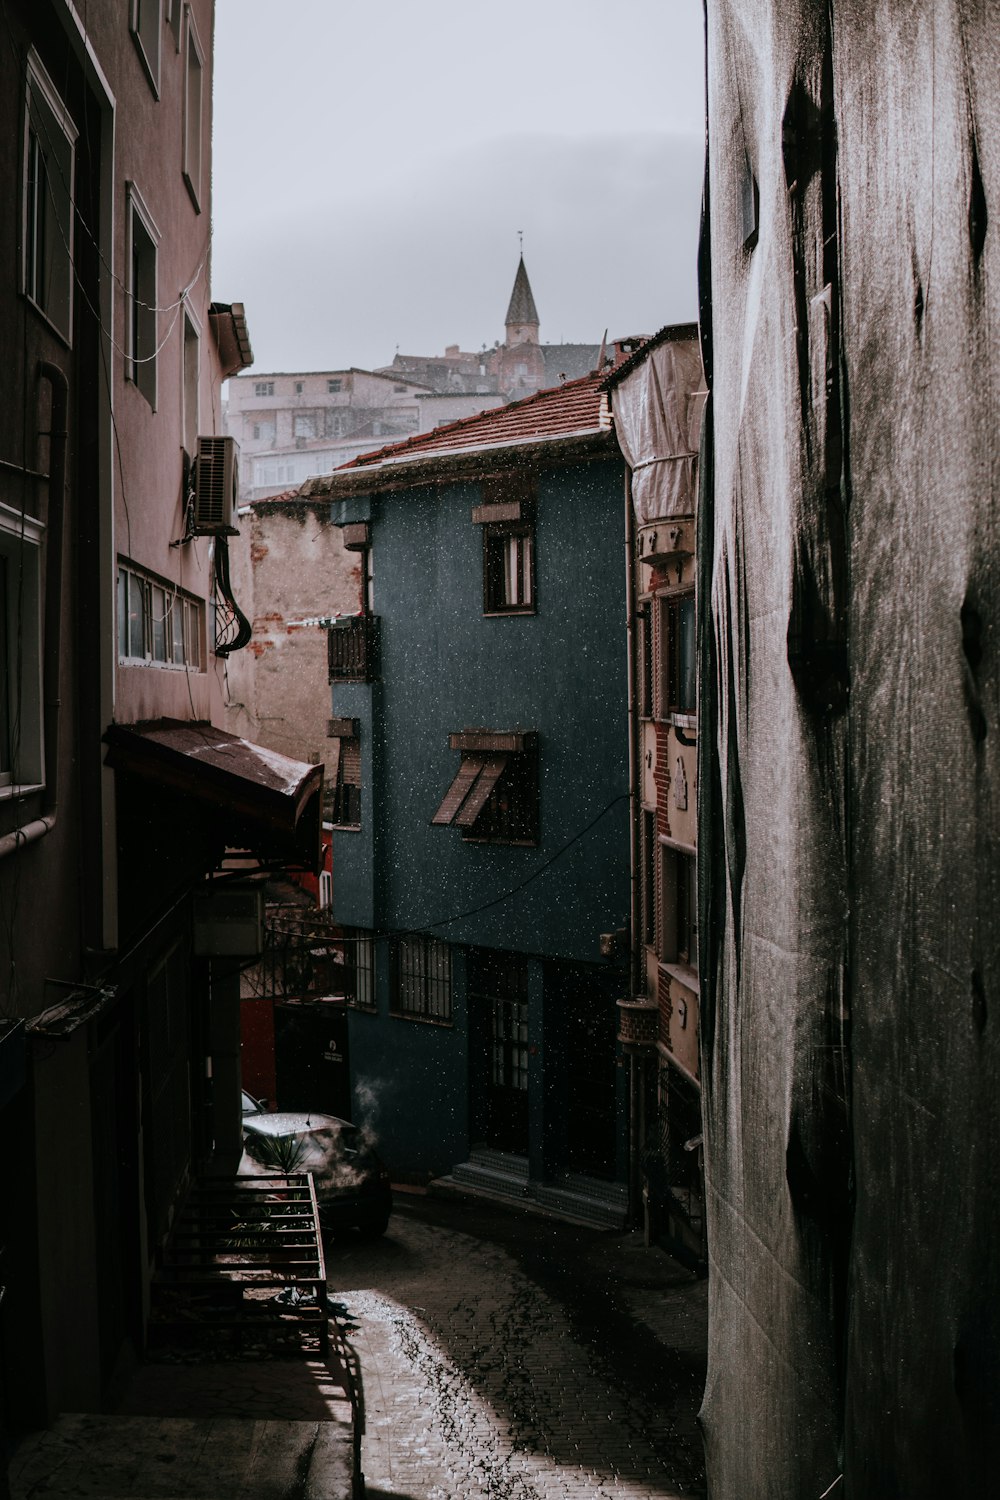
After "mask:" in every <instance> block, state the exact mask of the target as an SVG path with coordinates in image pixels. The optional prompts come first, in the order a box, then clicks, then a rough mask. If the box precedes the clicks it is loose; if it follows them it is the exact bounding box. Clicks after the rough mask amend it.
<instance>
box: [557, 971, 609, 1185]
mask: <svg viewBox="0 0 1000 1500" xmlns="http://www.w3.org/2000/svg"><path fill="white" fill-rule="evenodd" d="M615 1016H616V1013H615V1006H614V1002H613V1001H612V1000H610V999H609V998H608V995H607V994H606V993H605V992H604V990H603V989H602V988H601V987H600V986H598V985H593V986H590V985H588V984H587V982H586V980H585V979H583V978H582V977H581V979H580V981H579V983H578V985H577V988H576V990H575V992H574V994H573V1003H572V1008H571V1015H570V1017H569V1021H568V1026H569V1030H568V1035H567V1075H568V1076H567V1085H568V1107H567V1111H566V1123H567V1127H568V1134H567V1150H566V1162H567V1166H568V1167H569V1168H570V1170H571V1171H573V1172H583V1173H586V1174H587V1175H588V1176H591V1177H613V1176H614V1167H615V1118H616V1110H615V1031H616V1019H615Z"/></svg>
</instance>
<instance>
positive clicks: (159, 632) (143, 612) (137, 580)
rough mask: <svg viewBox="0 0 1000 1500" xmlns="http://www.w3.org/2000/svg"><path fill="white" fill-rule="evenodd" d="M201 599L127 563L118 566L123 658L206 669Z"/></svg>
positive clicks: (130, 661)
mask: <svg viewBox="0 0 1000 1500" xmlns="http://www.w3.org/2000/svg"><path fill="white" fill-rule="evenodd" d="M204 614H205V612H204V606H203V604H202V602H201V600H200V599H194V598H192V597H191V596H190V595H187V594H181V593H180V592H179V591H178V590H177V589H176V588H175V586H174V585H173V584H171V583H167V582H165V581H164V580H161V579H155V578H153V577H151V576H150V575H148V574H145V573H141V572H139V571H138V570H137V569H136V568H133V567H131V566H126V565H124V564H122V563H120V564H119V566H118V659H119V661H121V662H123V663H127V664H132V665H134V664H136V663H138V662H143V663H148V664H151V665H153V666H163V667H187V668H190V669H191V670H193V671H195V672H200V671H202V670H203V669H204V661H205V650H204V637H205V620H204Z"/></svg>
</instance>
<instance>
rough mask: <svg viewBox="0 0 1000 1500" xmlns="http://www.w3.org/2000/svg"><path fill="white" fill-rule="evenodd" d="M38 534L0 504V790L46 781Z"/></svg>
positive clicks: (38, 530) (36, 526)
mask: <svg viewBox="0 0 1000 1500" xmlns="http://www.w3.org/2000/svg"><path fill="white" fill-rule="evenodd" d="M42 534H43V533H42V527H41V526H40V525H39V523H38V522H37V521H35V520H33V519H32V518H31V517H30V516H23V515H21V513H20V512H15V511H13V510H10V509H9V508H8V507H7V506H0V788H6V787H11V786H40V785H41V784H42V782H43V779H44V776H43V770H42V715H41V706H42V680H41V620H40V591H39V578H40V570H39V554H40V549H41V542H42ZM0 795H3V793H2V791H0Z"/></svg>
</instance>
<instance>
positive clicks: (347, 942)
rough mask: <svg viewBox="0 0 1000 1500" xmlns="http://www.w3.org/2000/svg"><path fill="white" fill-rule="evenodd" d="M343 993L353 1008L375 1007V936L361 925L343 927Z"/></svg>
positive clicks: (372, 1008) (368, 1008) (367, 1008)
mask: <svg viewBox="0 0 1000 1500" xmlns="http://www.w3.org/2000/svg"><path fill="white" fill-rule="evenodd" d="M344 993H345V994H346V996H347V1003H348V1005H350V1006H352V1007H353V1008H354V1009H355V1010H374V1009H375V938H374V936H373V934H372V933H370V932H365V930H364V929H363V928H361V927H345V928H344Z"/></svg>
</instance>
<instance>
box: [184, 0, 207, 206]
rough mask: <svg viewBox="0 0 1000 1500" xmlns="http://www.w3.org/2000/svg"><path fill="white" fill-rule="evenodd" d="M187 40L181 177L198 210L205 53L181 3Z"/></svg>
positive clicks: (200, 182) (202, 145)
mask: <svg viewBox="0 0 1000 1500" xmlns="http://www.w3.org/2000/svg"><path fill="white" fill-rule="evenodd" d="M184 16H185V21H186V24H187V40H186V48H185V52H186V55H185V64H184V146H183V152H184V165H183V172H184V181H185V183H186V184H187V190H188V192H189V193H190V194H191V201H192V203H193V204H194V206H195V208H196V209H197V210H198V212H199V213H201V198H202V171H203V163H204V156H205V152H204V142H203V135H204V131H203V128H202V121H203V118H204V109H205V55H204V53H203V52H202V50H201V43H200V41H199V40H198V32H197V30H196V28H195V24H194V16H193V15H192V14H191V9H190V7H189V6H185V7H184Z"/></svg>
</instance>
